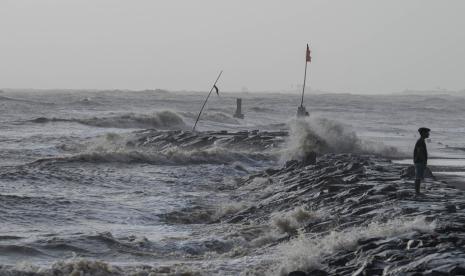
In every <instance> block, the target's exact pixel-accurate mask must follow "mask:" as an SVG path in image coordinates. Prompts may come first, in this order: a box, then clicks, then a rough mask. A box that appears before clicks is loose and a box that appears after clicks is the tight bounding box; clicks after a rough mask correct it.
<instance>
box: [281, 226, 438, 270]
mask: <svg viewBox="0 0 465 276" xmlns="http://www.w3.org/2000/svg"><path fill="white" fill-rule="evenodd" d="M435 228H436V222H435V221H433V222H427V221H426V220H425V217H417V218H415V219H413V220H412V219H393V220H390V221H388V222H386V223H380V222H372V223H370V224H369V225H368V226H365V227H353V228H349V229H347V230H344V231H332V232H330V233H329V234H328V235H326V236H323V237H319V236H318V237H311V236H309V235H305V234H300V235H299V236H298V237H297V238H296V239H293V240H291V241H290V242H289V243H287V244H284V245H282V246H281V247H280V249H279V250H280V251H281V253H280V254H282V258H283V262H282V263H281V265H280V267H279V268H278V269H277V271H275V272H274V274H279V275H287V274H288V273H289V272H290V271H294V270H303V271H308V270H311V269H315V268H321V264H322V262H323V261H324V257H325V256H327V255H329V254H332V253H335V252H337V251H339V250H352V249H354V248H355V246H356V245H357V242H358V241H359V240H362V239H368V238H375V237H383V238H389V237H394V236H397V235H400V234H404V233H408V232H413V231H418V232H431V231H433V230H434V229H435Z"/></svg>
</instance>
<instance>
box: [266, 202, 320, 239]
mask: <svg viewBox="0 0 465 276" xmlns="http://www.w3.org/2000/svg"><path fill="white" fill-rule="evenodd" d="M320 216H321V214H320V213H319V212H317V211H312V210H308V209H306V208H305V207H303V206H300V207H296V208H294V209H293V210H291V211H288V212H279V213H274V214H272V215H271V222H272V225H273V226H275V227H276V228H277V229H278V230H279V231H280V232H283V233H294V232H295V231H297V230H298V229H299V228H301V227H303V226H306V225H307V224H308V223H310V222H312V221H315V220H318V219H319V218H320Z"/></svg>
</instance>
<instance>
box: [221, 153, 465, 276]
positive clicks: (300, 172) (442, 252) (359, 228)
mask: <svg viewBox="0 0 465 276" xmlns="http://www.w3.org/2000/svg"><path fill="white" fill-rule="evenodd" d="M403 170H405V166H402V165H396V164H393V163H392V162H391V161H390V160H387V159H382V158H377V157H374V156H369V155H357V154H326V155H323V156H320V157H318V158H317V160H316V163H314V164H310V165H306V164H304V163H302V162H298V161H289V162H287V164H286V165H285V166H284V167H283V168H281V169H268V170H266V171H264V172H261V173H259V174H255V175H252V176H250V177H249V178H248V179H246V180H245V181H243V182H242V183H239V184H238V185H239V186H238V188H237V189H236V191H235V195H234V197H235V199H236V201H245V202H254V204H253V205H252V206H251V207H249V208H247V209H244V210H242V211H240V212H238V213H235V214H233V215H228V216H225V217H223V218H222V220H223V221H225V222H228V223H231V224H238V223H242V224H267V223H268V224H270V225H271V226H274V227H275V229H277V230H276V231H278V232H279V233H280V235H274V237H272V238H268V239H265V238H264V239H263V243H264V244H266V245H264V247H265V248H267V249H268V252H272V253H271V254H273V257H271V258H270V259H271V260H273V261H269V262H268V263H266V264H263V265H262V266H261V267H259V268H254V269H253V271H254V273H255V274H259V275H289V276H291V275H292V276H297V275H299V276H302V275H465V210H464V209H465V195H464V193H463V192H462V191H459V190H457V189H455V188H453V187H451V186H448V185H447V183H443V182H441V181H437V180H433V179H428V180H427V181H426V189H424V188H423V194H422V195H421V196H417V197H416V196H415V194H414V189H413V180H412V179H410V178H408V175H407V176H405V174H404V176H402V171H403Z"/></svg>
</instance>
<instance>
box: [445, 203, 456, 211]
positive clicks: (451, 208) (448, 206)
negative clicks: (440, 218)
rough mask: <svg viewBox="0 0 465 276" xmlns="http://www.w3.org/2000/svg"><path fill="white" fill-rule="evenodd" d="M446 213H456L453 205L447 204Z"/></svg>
mask: <svg viewBox="0 0 465 276" xmlns="http://www.w3.org/2000/svg"><path fill="white" fill-rule="evenodd" d="M446 211H447V212H448V213H455V212H457V208H456V207H455V205H453V204H447V205H446Z"/></svg>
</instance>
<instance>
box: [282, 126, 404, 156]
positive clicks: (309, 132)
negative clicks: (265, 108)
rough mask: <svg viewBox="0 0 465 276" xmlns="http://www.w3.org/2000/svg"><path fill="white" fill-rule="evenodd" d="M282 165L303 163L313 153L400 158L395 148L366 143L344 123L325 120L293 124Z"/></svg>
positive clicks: (283, 154) (283, 152)
mask: <svg viewBox="0 0 465 276" xmlns="http://www.w3.org/2000/svg"><path fill="white" fill-rule="evenodd" d="M289 125H290V132H289V139H288V140H287V144H286V145H285V147H284V150H283V151H282V159H283V161H287V160H303V159H304V158H305V157H306V156H308V155H309V154H310V153H312V152H314V153H317V154H325V153H358V154H376V155H379V156H383V157H399V156H401V153H400V152H399V151H398V150H397V148H395V147H391V146H386V145H384V144H381V143H373V142H366V141H363V140H361V139H360V138H359V137H358V136H357V134H356V133H355V132H354V131H352V130H350V129H348V128H347V127H344V125H342V124H341V123H339V122H337V121H333V120H329V119H325V118H310V119H296V120H292V121H291V122H290V124H289Z"/></svg>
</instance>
